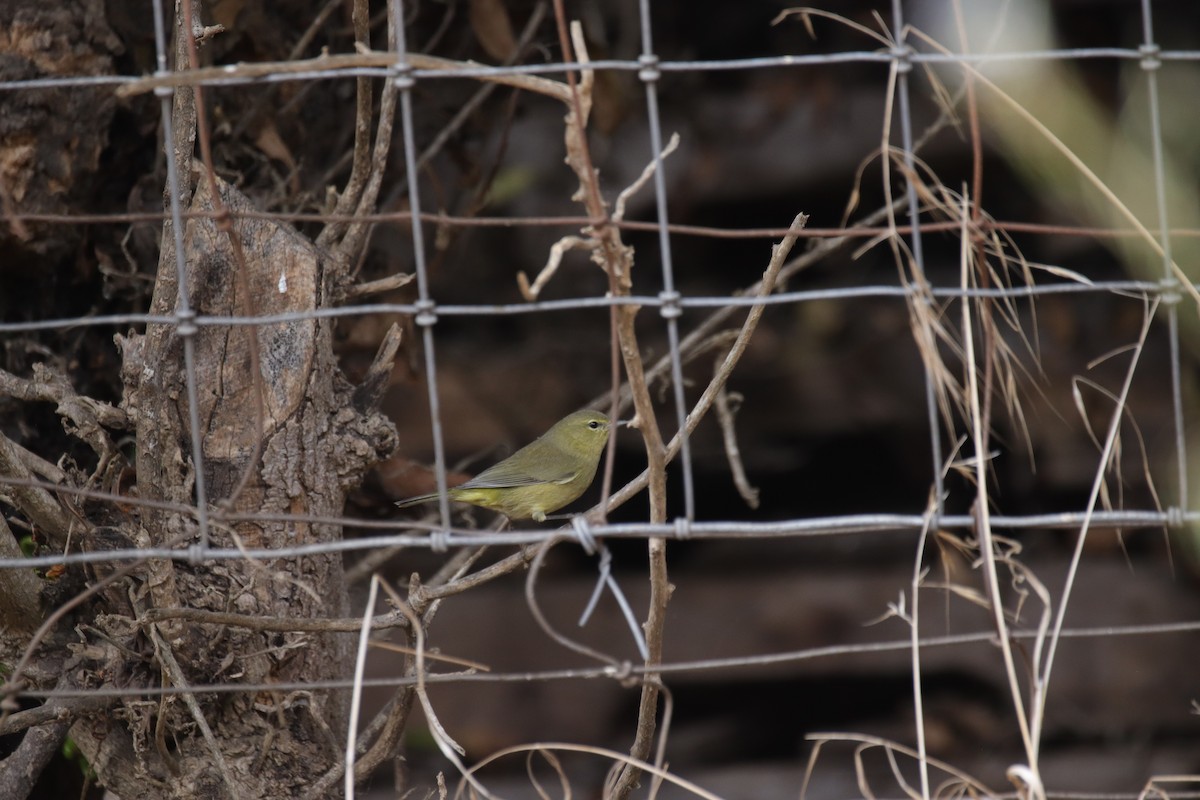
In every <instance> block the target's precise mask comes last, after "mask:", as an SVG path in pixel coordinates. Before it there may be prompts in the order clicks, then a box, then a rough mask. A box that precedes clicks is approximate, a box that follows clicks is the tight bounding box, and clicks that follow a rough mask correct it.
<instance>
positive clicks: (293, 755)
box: [72, 180, 395, 800]
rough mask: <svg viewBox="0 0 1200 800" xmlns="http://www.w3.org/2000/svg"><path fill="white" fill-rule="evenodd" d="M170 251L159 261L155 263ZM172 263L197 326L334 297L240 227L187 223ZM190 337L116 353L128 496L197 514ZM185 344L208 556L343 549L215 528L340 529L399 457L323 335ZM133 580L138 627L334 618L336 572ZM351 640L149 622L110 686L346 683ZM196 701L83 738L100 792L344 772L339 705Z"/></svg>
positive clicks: (195, 536) (174, 332)
mask: <svg viewBox="0 0 1200 800" xmlns="http://www.w3.org/2000/svg"><path fill="white" fill-rule="evenodd" d="M198 183H199V188H198V189H197V190H196V193H195V197H194V198H193V201H192V204H191V207H192V211H194V212H212V211H213V209H214V203H213V197H212V195H211V193H210V189H209V184H208V182H207V181H205V180H200V181H199V182H198ZM220 191H221V205H222V206H224V207H225V208H226V209H228V210H230V211H232V212H234V214H235V215H236V213H237V212H238V211H247V210H253V206H252V205H251V203H250V202H249V201H248V200H247V199H246V198H244V197H242V196H241V195H240V194H238V193H237V192H235V191H234V190H233V189H232V188H230V187H228V186H222V188H221V190H220ZM168 227H169V226H168ZM235 240H236V241H237V244H235V243H234V242H235ZM169 250H171V248H169V247H164V255H166V254H167V253H168V251H169ZM184 250H185V253H186V260H187V275H186V286H187V290H188V292H187V293H188V300H189V303H190V306H191V308H192V310H194V311H195V312H196V313H197V314H198V315H200V316H201V317H204V316H211V317H227V316H230V315H237V316H262V315H266V314H285V313H294V312H305V311H312V310H314V309H317V308H320V307H322V305H324V304H325V302H326V298H327V297H328V296H329V285H328V281H329V277H328V275H327V274H326V262H325V260H324V259H323V258H322V255H321V253H319V252H318V251H317V249H316V248H314V247H313V246H312V245H311V244H310V243H309V242H308V241H306V240H305V239H304V238H303V237H301V236H299V235H298V234H297V233H295V232H294V231H292V230H291V229H289V228H287V227H284V226H280V225H277V224H275V223H273V222H269V221H261V220H247V219H235V221H234V224H233V228H232V232H230V233H227V232H223V231H221V230H218V227H217V225H216V224H215V222H214V221H213V220H212V219H209V218H196V219H191V220H189V221H188V223H187V224H186V227H185V234H184ZM164 260H165V259H164ZM170 269H173V265H169V264H164V265H163V270H160V276H162V277H164V278H166V279H165V280H160V281H159V282H158V284H157V286H156V291H155V295H154V300H153V303H152V307H151V313H152V314H156V315H159V314H161V315H171V314H174V313H176V312H177V311H178V310H180V309H181V308H182V306H181V302H180V296H179V291H178V284H177V281H172V280H170V279H169V277H167V276H165V275H164V274H163V271H164V270H165V271H167V272H169V271H170ZM187 327H188V324H187V323H186V322H185V323H184V324H183V325H178V324H174V323H171V324H152V325H149V326H148V327H147V330H146V333H145V335H130V336H128V337H118V343H119V344H120V346H121V350H122V354H123V358H124V364H123V369H122V375H123V378H124V380H125V386H126V394H125V400H124V403H123V406H124V408H125V409H126V410H127V411H128V412H129V414H130V415H131V417H132V419H133V420H134V421H135V423H136V435H137V489H136V491H137V494H138V496H139V497H140V498H141V499H144V500H152V501H162V502H167V503H173V504H182V505H194V504H195V502H196V498H195V492H196V477H197V476H196V473H195V466H194V464H193V463H192V461H193V459H192V444H191V442H192V436H193V431H192V426H191V422H190V415H189V406H188V387H187V371H186V367H185V364H186V359H185V337H187V336H188V335H189V333H188V330H187ZM192 341H193V347H194V358H193V361H194V375H195V391H196V397H197V411H198V417H199V430H198V431H196V432H194V433H195V434H196V435H197V436H199V439H200V443H201V455H202V462H203V469H204V472H203V478H204V484H205V492H206V495H207V500H208V504H209V507H210V508H213V516H212V517H210V524H209V537H210V539H209V542H210V545H211V546H214V547H246V548H279V547H290V546H295V545H303V544H310V543H320V542H332V541H336V540H337V539H339V538H340V536H341V530H340V528H339V527H338V526H335V525H322V524H315V523H307V522H299V521H289V522H276V521H269V520H253V521H245V520H242V521H230V519H229V517H230V515H233V514H254V513H260V514H262V515H264V516H265V515H271V514H289V515H314V516H324V517H333V516H337V515H339V514H341V513H342V510H343V503H344V499H345V492H346V490H347V488H348V487H350V486H352V485H354V484H355V483H356V482H357V480H358V479H359V478H360V476H361V475H362V473H363V471H364V470H365V469H366V468H367V467H368V466H369V465H370V464H372V463H374V462H375V461H376V460H378V459H379V458H381V457H383V456H385V455H387V454H388V453H389V452H390V450H391V449H392V447H393V446H394V443H395V435H394V430H393V428H392V426H391V424H390V423H389V422H388V421H386V420H385V419H384V418H382V417H381V416H379V415H377V414H373V413H368V412H364V411H359V410H355V409H354V408H353V407H352V403H351V390H352V387H351V386H350V385H349V384H348V383H347V382H346V381H345V380H344V379H343V378H342V376H341V374H340V372H339V371H338V369H337V366H336V364H335V362H334V357H333V352H332V348H331V324H330V322H329V321H328V320H320V319H314V318H311V317H301V318H297V319H292V320H288V321H284V322H272V323H269V324H263V325H259V326H256V327H250V326H244V325H215V326H214V325H200V326H199V327H198V328H196V329H195V331H194V334H193V335H192ZM214 506H215V508H214ZM125 533H126V534H127V535H128V536H129V538H130V540H131V541H134V542H137V543H138V544H139V545H140V546H151V547H172V548H175V549H179V550H184V549H186V548H187V547H188V546H190V545H193V544H196V543H197V542H198V541H199V537H200V531H199V529H198V526H197V521H196V517H195V516H194V515H193V514H191V513H179V512H176V511H171V510H163V509H157V508H155V509H150V508H143V509H142V510H141V514H140V518H139V519H137V520H136V521H134V522H132V523H131V524H130V525H129V527H128V528H127V529H126V530H125ZM143 577H144V584H143V585H142V586H141V587H140V589H139V590H137V591H135V592H131V593H130V596H131V597H132V598H133V600H132V602H133V604H134V605H133V607H132V613H133V614H134V615H141V614H142V613H143V612H145V611H146V610H147V609H149V608H157V609H169V608H181V607H182V608H192V609H207V610H211V611H217V612H235V613H240V614H247V615H253V616H256V617H339V616H344V615H345V614H346V613H347V610H348V609H347V593H346V586H345V583H344V581H343V577H342V566H341V556H340V555H339V554H332V555H310V556H304V557H301V558H280V559H271V560H252V559H246V560H228V561H204V560H201V561H197V562H195V563H192V562H190V561H165V560H158V561H153V562H150V563H149V564H148V565H147V566H146V568H145V570H144V572H143ZM130 622H131V621H130V620H129V619H128V618H121V617H112V618H109V619H107V620H104V621H103V622H102V623H100V627H102V629H103V630H105V632H106V633H107V634H109V636H112V637H113V638H114V639H115V640H116V641H124V642H125V643H126V644H127V646H132V645H134V641H131V636H130V631H131V630H135V631H136V630H138V629H137V628H136V627H134V626H132V625H131V624H130ZM141 630H142V631H145V630H146V629H141ZM350 636H351V635H350V634H308V633H278V632H258V631H253V630H248V629H245V628H237V627H229V626H222V625H214V624H198V623H193V622H186V623H185V622H180V621H177V620H176V621H170V620H168V621H164V622H159V623H157V625H156V632H152V633H151V634H150V636H149V639H147V638H146V637H145V634H144V633H138V634H136V635H135V636H134V637H133V638H134V639H135V640H136V643H137V644H140V646H141V649H142V650H143V652H145V653H146V654H147V655H148V656H149V664H150V666H149V667H146V666H139V665H137V664H130V663H125V664H123V665H122V666H123V670H122V671H123V672H129V671H133V672H135V673H145V674H144V681H145V682H149V683H152V684H153V683H157V682H159V680H160V679H161V683H162V685H169V686H176V687H178V686H179V685H180V684H181V683H186V684H188V685H193V684H201V683H205V684H207V683H213V682H218V683H226V682H229V683H249V684H272V683H301V684H303V683H307V682H311V681H318V680H325V679H331V678H345V677H346V676H348V675H350V674H351V666H352V665H351V661H350V655H351V653H350V650H349V647H348V645H349V643H350ZM110 655H111V654H110ZM176 665H177V666H176ZM104 666H106V667H108V668H109V669H108V670H107V671H105V672H104V673H101V672H100V671H99V670H97V671H96V673H95V675H93V676H92V677H93V682H94V683H108V684H110V685H112V684H113V681H112V680H111V679H109V680H101V679H102V678H103V677H105V676H111V675H112V671H111V666H112V665H111V662H110V663H109V664H106V665H104ZM124 682H125V683H126V684H128V683H129V682H130V681H124ZM131 682H132V683H138V684H141V683H143V680H134V681H131ZM195 699H196V701H197V703H195V704H192V703H189V702H186V701H185V700H184V699H183V698H181V697H178V696H176V697H168V698H164V699H162V700H161V702H160V701H159V700H157V699H145V698H141V699H138V698H133V699H129V700H127V701H125V702H124V704H123V705H124V708H123V711H122V713H116V714H111V713H110V714H108V715H106V716H104V717H102V718H100V719H99V720H96V719H91V720H86V721H83V722H81V723H79V724H77V725H76V726H75V729H74V730H73V731H72V736H73V737H74V738H75V739H76V741H78V742H79V743H80V745H81V747H82V748H83V750H84V752H85V754H86V755H87V756H88V757H89V760H90V761H91V763H92V764H93V765H94V766H95V767H96V769H97V772H98V773H99V777H100V780H101V782H103V783H104V784H105V785H107V786H109V787H110V788H113V789H114V790H115V791H117V792H118V793H119V794H120V795H122V796H123V797H135V796H136V797H142V798H144V797H164V798H189V800H191V799H193V798H202V797H230V796H237V797H241V798H267V797H292V796H296V795H297V794H299V793H300V791H301V790H302V788H303V787H305V786H307V785H308V784H310V783H311V782H312V781H313V779H314V778H316V777H317V776H319V775H321V774H324V773H325V772H327V771H328V770H329V769H330V768H332V767H334V766H335V765H336V764H337V763H339V762H340V760H341V758H342V756H341V744H340V743H341V742H343V741H344V736H345V718H344V713H343V712H344V709H343V703H342V698H341V696H340V695H339V694H337V693H330V692H326V691H313V692H307V691H297V690H295V689H283V690H280V691H259V692H253V691H248V692H234V693H225V694H197V695H195ZM201 718H202V719H201ZM205 724H206V725H207V727H208V728H210V729H211V732H212V735H211V738H209V737H208V736H207V735H206V734H205V733H204V731H203V728H204V725H205Z"/></svg>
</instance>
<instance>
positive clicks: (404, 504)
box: [396, 492, 438, 508]
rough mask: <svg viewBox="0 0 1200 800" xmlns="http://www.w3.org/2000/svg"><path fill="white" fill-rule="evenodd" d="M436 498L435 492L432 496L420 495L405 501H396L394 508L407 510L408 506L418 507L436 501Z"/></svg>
mask: <svg viewBox="0 0 1200 800" xmlns="http://www.w3.org/2000/svg"><path fill="white" fill-rule="evenodd" d="M437 498H438V496H437V492H434V493H433V494H421V495H417V496H416V497H410V498H408V499H407V500H397V501H396V508H408V507H409V506H416V505H420V504H421V503H428V502H429V501H430V500H437Z"/></svg>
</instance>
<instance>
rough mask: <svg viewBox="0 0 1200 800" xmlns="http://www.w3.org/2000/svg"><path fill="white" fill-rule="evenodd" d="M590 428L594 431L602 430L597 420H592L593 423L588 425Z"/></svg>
mask: <svg viewBox="0 0 1200 800" xmlns="http://www.w3.org/2000/svg"><path fill="white" fill-rule="evenodd" d="M588 427H589V428H591V429H592V430H598V429H599V428H600V423H599V422H597V421H596V420H592V421H591V422H589V423H588Z"/></svg>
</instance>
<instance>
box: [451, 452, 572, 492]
mask: <svg viewBox="0 0 1200 800" xmlns="http://www.w3.org/2000/svg"><path fill="white" fill-rule="evenodd" d="M535 445H545V443H544V442H540V441H538V442H533V443H531V444H529V445H527V446H526V447H524V448H522V449H521V450H518V451H517V452H516V453H514V454H513V456H516V455H519V454H525V455H527V456H529V458H527V459H524V464H523V465H521V466H513V464H512V459H513V456H509V457H508V458H507V459H505V460H504V461H501V462H500V463H499V464H496V465H494V466H491V467H488V468H487V469H485V470H484V471H483V472H481V473H479V474H478V475H476V476H475V477H474V478H471V480H469V481H467V482H466V483H464V484H461V485H460V486H459V488H463V489H505V488H508V487H511V486H532V485H534V484H537V483H569V482H571V481H572V480H574V479H575V477H576V476H577V475H579V470H578V469H562V468H556V467H548V466H547V464H546V462H547V461H548V460H551V459H547V458H546V457H545V456H547V455H551V454H550V453H549V452H543V451H544V450H546V448H545V447H544V446H543V447H535Z"/></svg>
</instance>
